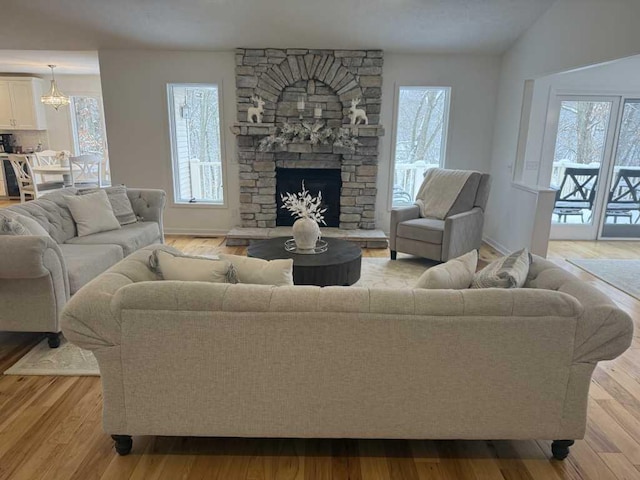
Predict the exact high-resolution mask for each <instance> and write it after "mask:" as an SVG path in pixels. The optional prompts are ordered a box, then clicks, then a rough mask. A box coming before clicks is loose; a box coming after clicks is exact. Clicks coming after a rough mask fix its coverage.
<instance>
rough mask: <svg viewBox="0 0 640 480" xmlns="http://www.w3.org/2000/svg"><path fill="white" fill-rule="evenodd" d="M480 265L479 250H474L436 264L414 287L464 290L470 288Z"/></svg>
mask: <svg viewBox="0 0 640 480" xmlns="http://www.w3.org/2000/svg"><path fill="white" fill-rule="evenodd" d="M477 266H478V252H477V250H473V251H471V252H469V253H465V254H464V255H462V256H461V257H458V258H454V259H452V260H449V261H448V262H447V263H443V264H441V265H436V266H435V267H431V268H430V269H428V270H427V271H426V272H424V273H423V274H422V275H421V276H420V278H419V279H418V281H417V282H416V284H415V286H414V288H428V289H448V290H464V289H467V288H469V285H471V281H472V280H473V275H474V273H476V267H477Z"/></svg>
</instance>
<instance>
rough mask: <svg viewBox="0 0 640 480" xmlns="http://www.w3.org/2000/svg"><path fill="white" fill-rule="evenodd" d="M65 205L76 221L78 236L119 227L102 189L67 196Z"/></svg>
mask: <svg viewBox="0 0 640 480" xmlns="http://www.w3.org/2000/svg"><path fill="white" fill-rule="evenodd" d="M67 207H69V211H70V212H71V216H72V217H73V221H74V222H76V226H77V228H78V236H79V237H85V236H87V235H91V234H92V233H99V232H107V231H109V230H117V229H119V228H120V222H118V219H117V218H116V216H115V215H114V214H113V208H112V207H111V203H109V199H108V197H107V193H106V192H105V191H104V190H100V191H97V192H94V193H89V194H87V195H77V196H73V197H68V198H67Z"/></svg>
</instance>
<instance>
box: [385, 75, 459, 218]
mask: <svg viewBox="0 0 640 480" xmlns="http://www.w3.org/2000/svg"><path fill="white" fill-rule="evenodd" d="M450 96H451V88H449V87H413V86H412V87H399V89H398V97H397V105H396V108H397V111H396V125H395V128H396V131H395V155H394V171H393V200H392V205H393V206H402V205H411V204H412V203H413V201H414V199H415V197H416V194H417V193H418V190H419V189H420V185H421V184H422V180H423V178H424V173H425V171H426V170H427V169H429V168H434V167H442V166H444V159H445V150H446V143H447V142H446V140H447V126H448V123H449V101H450Z"/></svg>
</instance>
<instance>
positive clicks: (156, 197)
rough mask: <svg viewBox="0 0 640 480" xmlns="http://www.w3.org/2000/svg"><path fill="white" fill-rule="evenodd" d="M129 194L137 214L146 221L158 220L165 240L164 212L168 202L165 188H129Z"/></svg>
mask: <svg viewBox="0 0 640 480" xmlns="http://www.w3.org/2000/svg"><path fill="white" fill-rule="evenodd" d="M127 196H128V197H129V201H130V202H131V206H132V207H133V211H134V212H135V214H136V215H137V216H138V217H140V218H141V219H142V220H143V221H145V222H156V223H157V224H158V226H159V227H160V234H161V235H162V241H163V242H164V227H163V224H162V214H163V212H164V206H165V204H166V203H167V194H166V193H165V191H164V190H158V189H151V188H127Z"/></svg>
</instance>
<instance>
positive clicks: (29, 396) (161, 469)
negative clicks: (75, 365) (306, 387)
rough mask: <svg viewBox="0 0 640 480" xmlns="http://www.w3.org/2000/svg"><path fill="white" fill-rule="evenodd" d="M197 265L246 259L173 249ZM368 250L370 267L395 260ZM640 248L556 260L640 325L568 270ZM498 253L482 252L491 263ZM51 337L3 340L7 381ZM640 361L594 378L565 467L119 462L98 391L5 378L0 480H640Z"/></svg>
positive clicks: (379, 451) (198, 443) (540, 462)
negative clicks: (216, 258)
mask: <svg viewBox="0 0 640 480" xmlns="http://www.w3.org/2000/svg"><path fill="white" fill-rule="evenodd" d="M168 243H170V244H172V245H175V246H176V247H178V248H180V249H182V250H184V251H186V252H189V253H192V254H206V253H213V252H221V251H225V252H229V253H236V254H241V253H243V252H244V248H243V247H233V248H227V247H225V246H224V241H223V239H222V238H193V237H176V236H171V237H169V238H168ZM387 254H388V251H386V250H367V251H365V255H367V256H386V255H387ZM639 255H640V244H639V243H637V242H628V243H619V242H600V243H597V244H596V243H595V242H552V244H551V252H550V255H549V256H550V258H552V259H553V261H555V262H556V263H558V264H559V265H561V266H563V267H564V268H566V269H568V270H570V271H572V272H573V273H575V274H577V275H578V276H579V277H580V278H582V279H584V280H586V281H588V282H590V283H592V284H594V285H595V286H596V287H597V288H598V289H600V290H602V291H604V292H605V293H607V294H608V295H610V296H611V297H612V298H613V299H614V300H615V301H616V302H618V304H619V305H620V306H621V307H622V308H623V309H625V310H626V311H627V312H629V313H630V314H631V315H632V316H633V318H634V321H635V322H636V325H637V324H638V322H640V301H638V300H636V299H634V298H632V297H629V296H628V295H626V294H624V293H622V292H620V291H618V290H616V289H615V288H613V287H611V286H609V285H607V284H605V283H603V282H601V281H599V280H598V279H596V278H595V277H592V276H591V275H589V274H587V273H585V272H583V271H582V270H579V269H577V268H575V267H573V266H572V265H571V264H569V263H567V262H566V261H564V258H567V257H585V258H587V257H594V256H603V257H609V258H633V257H635V258H638V256H639ZM496 256H497V253H496V252H495V251H493V250H492V249H490V248H489V247H483V249H482V251H481V257H482V258H483V259H484V260H491V259H492V258H495V257H496ZM40 338H41V337H39V336H37V335H33V334H6V333H5V334H0V371H4V370H5V369H6V368H8V366H10V365H11V364H12V363H14V362H15V361H16V360H17V359H19V358H20V357H21V356H22V355H24V354H25V353H26V352H27V351H28V350H29V349H30V348H31V347H32V346H33V345H34V344H35V343H36V342H37V341H38V340H39V339H40ZM639 382H640V349H639V344H638V341H637V338H636V339H635V340H634V342H633V345H632V347H631V349H629V351H627V352H626V353H625V354H624V355H623V356H622V357H620V358H619V359H617V360H616V361H613V362H604V363H602V364H601V365H600V366H599V367H598V368H597V370H596V372H595V375H594V379H593V382H592V387H591V391H590V404H589V427H588V431H587V435H586V438H585V440H581V441H578V442H576V445H575V446H574V447H572V449H571V455H570V456H569V458H568V459H567V460H566V461H564V462H558V461H555V460H550V456H551V452H550V444H549V442H546V441H486V442H482V441H475V442H471V441H431V440H423V441H400V440H379V441H377V440H375V441H374V440H295V439H226V438H177V437H164V438H162V437H136V438H135V439H134V448H133V452H132V454H131V455H129V456H127V457H118V456H117V455H116V454H115V452H114V451H113V448H112V442H111V439H110V438H109V437H108V436H107V435H105V434H103V433H102V430H101V418H100V409H101V392H100V381H99V379H98V378H92V377H16V376H2V375H0V479H8V478H15V479H25V480H27V479H29V480H30V479H39V478H47V479H56V480H57V479H68V478H73V479H82V480H84V479H145V480H146V479H220V480H235V479H255V480H258V479H265V480H266V479H272V478H273V479H275V478H278V479H355V480H357V479H414V480H426V479H436V480H449V479H451V480H458V479H460V480H465V479H469V480H494V479H495V480H515V479H519V480H531V479H536V480H537V479H541V480H547V479H550V480H558V479H572V480H576V479H584V480H591V479H593V480H595V479H598V480H601V479H616V480H621V479H640V383H639Z"/></svg>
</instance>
